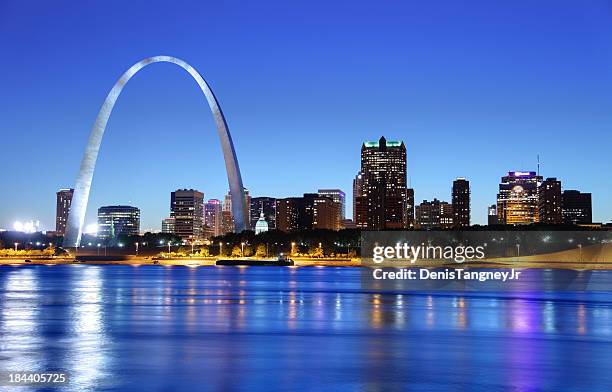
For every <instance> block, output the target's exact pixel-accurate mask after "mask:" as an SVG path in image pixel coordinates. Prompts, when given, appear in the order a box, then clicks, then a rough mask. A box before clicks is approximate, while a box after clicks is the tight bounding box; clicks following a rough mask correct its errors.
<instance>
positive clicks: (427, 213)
mask: <svg viewBox="0 0 612 392" xmlns="http://www.w3.org/2000/svg"><path fill="white" fill-rule="evenodd" d="M415 210H416V227H417V228H418V229H436V228H443V229H448V228H451V227H453V206H452V204H449V203H447V202H445V201H440V200H438V199H433V200H432V201H427V200H423V202H421V204H419V205H417V206H416V209H415Z"/></svg>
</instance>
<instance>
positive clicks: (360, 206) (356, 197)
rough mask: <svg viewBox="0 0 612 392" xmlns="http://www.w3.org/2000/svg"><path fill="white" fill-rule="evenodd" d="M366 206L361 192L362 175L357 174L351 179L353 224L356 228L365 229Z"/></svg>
mask: <svg viewBox="0 0 612 392" xmlns="http://www.w3.org/2000/svg"><path fill="white" fill-rule="evenodd" d="M367 212H368V206H367V201H366V198H365V193H364V191H363V174H362V173H361V171H360V172H359V173H357V175H356V176H355V178H354V179H353V222H354V223H355V227H357V228H365V227H367Z"/></svg>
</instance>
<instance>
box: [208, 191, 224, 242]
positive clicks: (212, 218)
mask: <svg viewBox="0 0 612 392" xmlns="http://www.w3.org/2000/svg"><path fill="white" fill-rule="evenodd" d="M222 210H223V205H222V204H221V200H218V199H210V200H208V202H206V204H204V226H205V227H206V228H207V229H208V230H207V231H208V232H209V233H210V235H212V236H215V237H216V236H219V235H221V234H222V232H221V219H222Z"/></svg>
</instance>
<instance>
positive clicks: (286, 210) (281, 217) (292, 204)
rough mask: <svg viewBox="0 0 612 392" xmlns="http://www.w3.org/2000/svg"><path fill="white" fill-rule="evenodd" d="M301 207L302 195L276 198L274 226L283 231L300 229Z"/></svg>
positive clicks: (302, 204) (302, 202) (302, 206)
mask: <svg viewBox="0 0 612 392" xmlns="http://www.w3.org/2000/svg"><path fill="white" fill-rule="evenodd" d="M303 209H304V198H302V197H287V198H284V199H276V228H277V229H278V230H281V231H284V232H290V231H296V230H300V229H301V227H300V215H301V214H302V213H303V212H302V210H303Z"/></svg>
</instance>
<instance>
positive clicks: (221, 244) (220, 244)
mask: <svg viewBox="0 0 612 392" xmlns="http://www.w3.org/2000/svg"><path fill="white" fill-rule="evenodd" d="M221 256H223V242H219V257H221Z"/></svg>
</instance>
